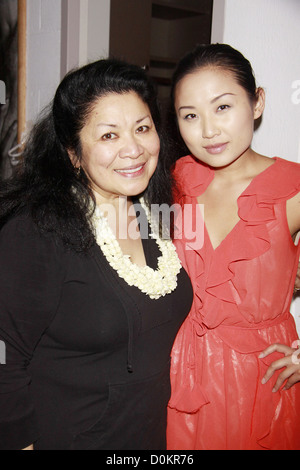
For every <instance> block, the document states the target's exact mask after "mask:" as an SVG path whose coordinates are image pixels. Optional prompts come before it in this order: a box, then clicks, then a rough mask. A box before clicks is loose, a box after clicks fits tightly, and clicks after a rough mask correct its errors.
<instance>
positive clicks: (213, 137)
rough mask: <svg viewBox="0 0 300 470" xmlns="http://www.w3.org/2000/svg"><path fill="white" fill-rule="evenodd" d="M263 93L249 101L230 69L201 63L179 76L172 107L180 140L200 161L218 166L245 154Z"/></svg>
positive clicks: (261, 109)
mask: <svg viewBox="0 0 300 470" xmlns="http://www.w3.org/2000/svg"><path fill="white" fill-rule="evenodd" d="M263 106H264V94H263V90H260V91H259V95H258V99H257V102H255V103H254V102H252V101H251V100H250V98H249V96H248V94H247V92H246V91H245V89H244V88H243V87H242V86H241V85H239V83H238V82H237V80H236V79H235V77H234V75H233V74H232V72H230V71H227V70H224V69H222V68H220V67H205V68H202V69H198V70H196V71H194V72H192V73H191V74H189V75H186V76H185V77H184V78H182V79H181V80H180V81H179V83H178V84H177V86H176V90H175V109H176V114H177V119H178V125H179V129H180V133H181V135H182V138H183V140H184V141H185V143H186V145H187V147H188V148H189V150H190V151H191V153H192V154H193V155H194V156H195V157H196V158H198V159H199V160H201V161H202V162H204V163H206V164H208V165H210V166H212V167H215V168H221V167H224V166H227V165H229V164H231V163H232V162H234V161H236V160H237V159H238V158H239V157H241V156H246V155H247V152H248V151H249V148H250V145H251V141H252V137H253V128H254V119H257V118H258V117H259V116H260V115H261V114H262V111H263Z"/></svg>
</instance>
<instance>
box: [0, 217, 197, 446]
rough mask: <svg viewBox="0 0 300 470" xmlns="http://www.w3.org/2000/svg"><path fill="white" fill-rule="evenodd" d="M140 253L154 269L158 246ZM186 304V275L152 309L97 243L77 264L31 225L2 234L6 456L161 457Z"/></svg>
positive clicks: (1, 420)
mask: <svg viewBox="0 0 300 470" xmlns="http://www.w3.org/2000/svg"><path fill="white" fill-rule="evenodd" d="M143 246H144V250H145V257H146V261H147V264H148V265H149V266H151V267H153V268H155V267H156V263H157V257H158V256H160V254H161V253H160V252H159V250H158V247H157V245H156V242H155V241H154V240H152V239H151V238H148V239H146V240H143ZM191 303H192V287H191V284H190V281H189V279H188V276H187V274H186V273H185V271H184V270H183V268H182V269H181V271H180V274H179V275H178V286H177V289H176V290H175V291H174V292H173V293H171V294H168V295H166V296H165V297H162V298H160V299H158V300H151V299H150V298H149V297H148V296H147V295H145V294H143V293H142V292H141V291H140V290H139V289H137V288H136V287H130V286H128V284H127V283H126V282H125V281H124V280H123V279H121V278H120V277H119V276H118V274H117V273H116V272H115V271H114V270H113V269H112V268H111V267H110V265H109V264H108V262H107V260H106V258H105V257H104V256H103V254H102V252H101V249H100V248H99V247H98V246H97V245H96V246H95V247H94V248H93V249H92V250H91V251H90V253H89V254H88V255H84V254H78V253H75V252H73V251H68V250H66V249H65V248H64V247H63V246H62V245H61V246H60V245H59V244H57V243H55V242H54V240H53V239H52V238H51V236H49V237H45V236H41V235H40V234H39V233H38V231H37V229H36V227H35V225H34V224H33V222H32V220H31V219H30V217H29V216H25V215H23V216H18V217H15V218H13V219H12V220H10V221H9V222H8V223H7V224H6V225H5V226H4V227H3V229H2V230H1V232H0V341H2V343H0V344H1V346H2V350H3V345H5V351H6V361H5V362H6V363H5V364H2V365H0V449H2V450H5V449H9V450H14V449H21V448H24V447H26V446H28V445H29V444H31V443H33V442H34V445H35V449H37V450H43V449H44V450H60V449H63V450H65V449H97V450H98V449H99V450H100V449H118V450H122V449H128V450H134V449H137V450H140V449H149V450H153V449H156V450H160V449H165V446H166V441H165V432H166V413H167V410H166V408H167V403H168V400H169V397H170V381H169V362H170V361H169V359H170V353H171V348H172V344H173V341H174V338H175V335H176V333H177V331H178V329H179V327H180V325H181V323H182V322H183V320H184V318H185V316H186V315H187V314H188V311H189V309H190V307H191ZM2 356H3V354H2ZM0 362H4V360H2V361H1V356H0Z"/></svg>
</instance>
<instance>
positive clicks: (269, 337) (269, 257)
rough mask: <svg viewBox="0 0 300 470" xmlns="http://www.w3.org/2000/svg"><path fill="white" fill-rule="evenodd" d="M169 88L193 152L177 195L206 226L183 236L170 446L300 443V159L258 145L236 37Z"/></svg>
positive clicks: (257, 112) (206, 52)
mask: <svg viewBox="0 0 300 470" xmlns="http://www.w3.org/2000/svg"><path fill="white" fill-rule="evenodd" d="M173 98H174V105H175V112H176V116H177V120H178V127H179V130H180V133H181V136H182V138H183V140H184V142H185V144H186V146H187V147H188V149H189V152H190V155H189V156H186V157H183V158H181V159H179V160H178V161H177V163H176V167H175V177H176V179H177V182H178V188H177V202H179V203H180V204H181V205H182V207H183V210H184V206H185V205H186V204H189V205H190V204H192V205H193V206H194V207H196V206H197V204H201V205H204V221H205V225H204V243H203V246H202V247H198V248H193V249H191V243H189V241H188V240H187V239H184V237H183V238H182V239H178V240H177V241H176V244H177V249H178V252H179V254H180V256H181V259H182V260H183V263H184V265H185V267H186V269H187V270H188V272H189V275H190V277H191V279H192V282H193V287H194V292H195V297H194V303H193V306H192V310H191V312H190V314H189V316H188V318H187V319H186V320H185V322H184V324H183V326H182V327H181V330H180V332H179V333H178V335H177V338H176V341H175V345H174V347H173V353H172V369H171V382H172V398H171V401H170V403H169V415H168V448H169V449H300V384H299V383H296V382H298V381H299V380H300V366H299V362H300V361H299V359H298V353H299V351H298V352H297V349H298V347H299V343H298V342H297V339H298V336H297V332H296V328H295V322H294V319H293V317H292V316H291V314H290V313H289V306H290V303H291V300H292V295H293V288H294V282H295V276H296V272H297V266H298V259H299V251H300V245H299V244H298V246H296V244H295V238H296V234H297V232H298V231H299V229H300V165H298V164H296V163H290V162H288V161H286V160H283V159H281V158H278V157H274V158H267V157H265V156H263V155H260V154H259V153H257V152H255V151H254V150H252V149H251V141H252V137H253V129H254V122H255V120H256V119H258V118H260V116H261V115H262V112H263V109H264V101H265V94H264V91H263V89H261V88H257V87H256V84H255V79H254V76H253V73H252V69H251V65H250V63H249V62H248V61H247V60H246V59H245V58H244V57H243V56H242V54H240V53H239V52H238V51H236V50H234V49H233V48H231V47H230V46H228V45H223V44H212V45H208V46H199V47H198V48H197V49H196V50H195V51H193V52H192V53H190V54H188V55H187V56H186V57H185V58H184V59H183V60H182V61H181V63H180V64H179V66H178V68H177V70H176V72H175V75H174V81H173ZM270 345H272V346H270ZM266 348H268V349H266Z"/></svg>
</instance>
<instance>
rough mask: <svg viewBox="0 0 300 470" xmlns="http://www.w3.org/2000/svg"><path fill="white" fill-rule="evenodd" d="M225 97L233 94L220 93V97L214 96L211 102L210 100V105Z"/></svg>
mask: <svg viewBox="0 0 300 470" xmlns="http://www.w3.org/2000/svg"><path fill="white" fill-rule="evenodd" d="M226 95H231V96H235V94H234V93H222V95H219V96H216V97H215V98H214V99H212V100H211V103H215V102H216V101H218V100H219V99H220V98H223V96H226Z"/></svg>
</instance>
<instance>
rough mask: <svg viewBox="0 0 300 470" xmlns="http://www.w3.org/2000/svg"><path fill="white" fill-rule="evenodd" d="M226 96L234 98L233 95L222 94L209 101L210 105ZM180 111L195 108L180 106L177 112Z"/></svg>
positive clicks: (193, 107)
mask: <svg viewBox="0 0 300 470" xmlns="http://www.w3.org/2000/svg"><path fill="white" fill-rule="evenodd" d="M226 95H231V96H235V94H234V93H222V95H218V96H216V97H215V98H213V99H212V100H211V104H213V103H215V102H216V101H218V100H219V99H220V98H223V96H226ZM182 109H196V106H180V108H178V111H181V110H182Z"/></svg>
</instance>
